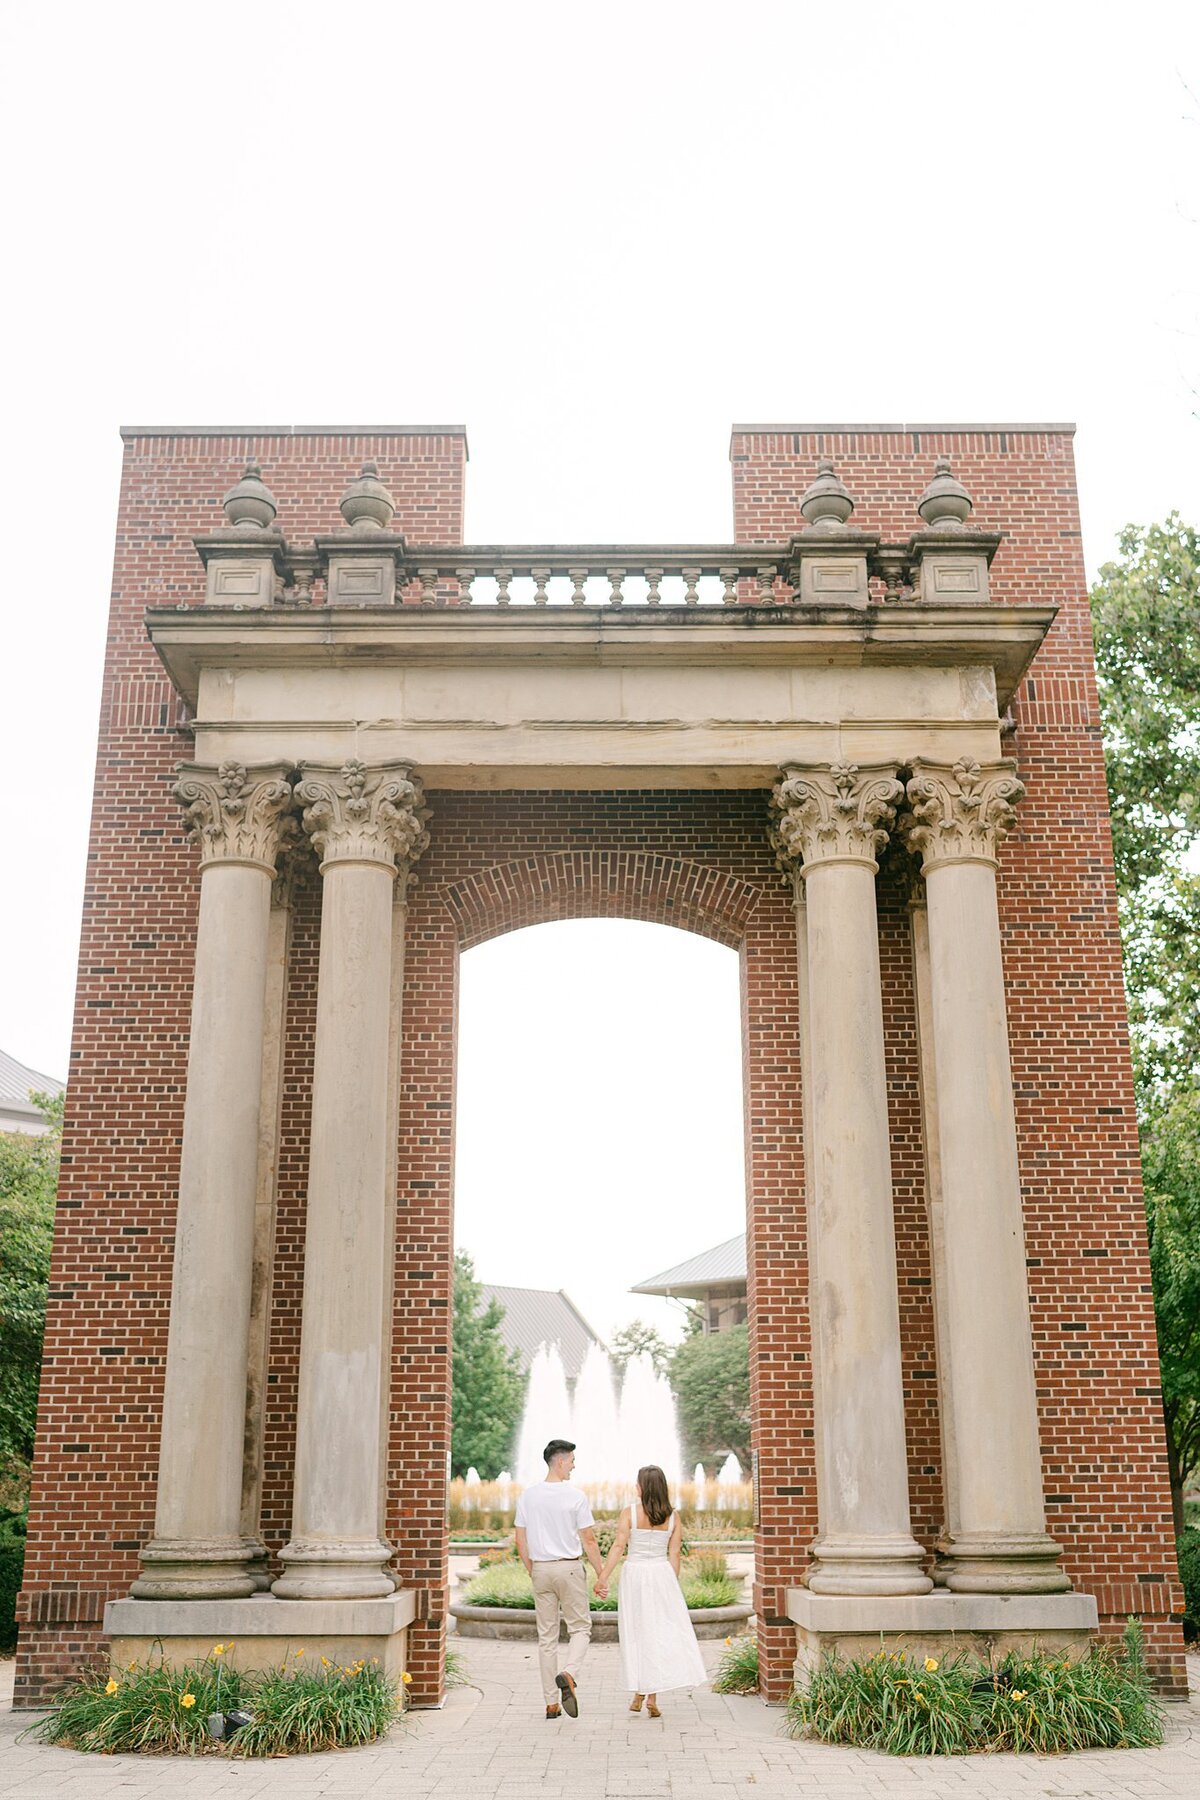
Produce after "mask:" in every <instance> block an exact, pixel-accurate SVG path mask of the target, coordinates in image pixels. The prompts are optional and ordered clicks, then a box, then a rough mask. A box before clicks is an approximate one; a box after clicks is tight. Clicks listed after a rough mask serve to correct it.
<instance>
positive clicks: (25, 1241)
mask: <svg viewBox="0 0 1200 1800" xmlns="http://www.w3.org/2000/svg"><path fill="white" fill-rule="evenodd" d="M34 1098H35V1099H36V1101H37V1103H38V1105H39V1106H40V1107H41V1109H42V1111H43V1113H44V1114H45V1115H46V1119H47V1121H48V1123H49V1125H50V1130H49V1131H47V1132H46V1133H45V1134H44V1135H43V1136H41V1137H31V1136H29V1135H28V1134H27V1133H24V1132H11V1133H10V1132H0V1506H2V1507H7V1508H8V1509H9V1510H12V1511H19V1510H21V1508H22V1506H23V1504H24V1501H25V1498H26V1496H27V1493H28V1481H29V1465H30V1463H31V1462H32V1460H33V1439H34V1432H35V1431H36V1428H37V1400H38V1377H39V1375H40V1373H41V1366H42V1334H43V1331H44V1329H45V1324H46V1290H47V1287H48V1285H49V1280H50V1246H51V1242H52V1240H53V1237H54V1199H55V1193H56V1190H57V1187H58V1154H59V1143H60V1140H61V1136H62V1112H63V1102H62V1097H61V1096H57V1097H53V1098H52V1097H51V1096H49V1095H47V1094H38V1095H35V1096H34Z"/></svg>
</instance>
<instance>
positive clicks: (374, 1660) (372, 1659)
mask: <svg viewBox="0 0 1200 1800" xmlns="http://www.w3.org/2000/svg"><path fill="white" fill-rule="evenodd" d="M371 1661H372V1662H373V1663H377V1662H378V1661H379V1658H378V1657H377V1656H373V1657H372V1658H371Z"/></svg>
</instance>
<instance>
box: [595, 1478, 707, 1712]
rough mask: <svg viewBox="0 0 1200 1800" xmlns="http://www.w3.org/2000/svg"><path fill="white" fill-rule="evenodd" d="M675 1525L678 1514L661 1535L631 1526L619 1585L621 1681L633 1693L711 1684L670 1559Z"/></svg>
mask: <svg viewBox="0 0 1200 1800" xmlns="http://www.w3.org/2000/svg"><path fill="white" fill-rule="evenodd" d="M636 1518H637V1514H636V1512H635V1513H634V1519H635V1520H636ZM673 1526H674V1514H672V1516H671V1519H670V1520H669V1521H668V1523H667V1524H666V1526H665V1527H663V1528H661V1529H660V1530H658V1531H648V1530H646V1529H645V1527H639V1526H638V1525H637V1524H636V1523H635V1524H634V1525H633V1526H632V1528H631V1530H630V1533H629V1548H628V1550H627V1551H626V1553H625V1566H624V1568H623V1569H622V1570H621V1579H620V1581H619V1582H618V1584H617V1631H618V1634H619V1636H620V1639H621V1681H622V1684H623V1685H624V1686H625V1687H627V1688H632V1690H633V1692H634V1693H635V1694H665V1693H667V1692H669V1691H670V1689H671V1688H686V1687H701V1686H703V1684H704V1683H705V1682H706V1681H707V1680H708V1675H707V1673H706V1671H705V1668H704V1661H703V1658H702V1657H701V1655H700V1646H699V1644H698V1643H697V1642H696V1633H695V1632H694V1631H693V1629H692V1621H691V1620H690V1619H689V1618H688V1610H687V1605H686V1603H685V1601H684V1598H683V1589H682V1588H681V1587H680V1585H679V1578H678V1576H677V1575H676V1573H675V1571H674V1569H673V1568H672V1567H671V1565H670V1563H669V1562H668V1560H667V1546H668V1544H669V1543H670V1541H671V1531H672V1529H673Z"/></svg>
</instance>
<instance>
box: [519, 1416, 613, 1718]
mask: <svg viewBox="0 0 1200 1800" xmlns="http://www.w3.org/2000/svg"><path fill="white" fill-rule="evenodd" d="M542 1455H543V1456H544V1457H545V1459H546V1479H545V1481H539V1482H537V1483H536V1484H535V1485H534V1486H533V1487H527V1488H526V1489H525V1490H524V1492H523V1493H522V1495H521V1497H520V1499H519V1500H518V1501H517V1555H518V1556H519V1557H520V1559H521V1561H522V1562H523V1563H524V1564H525V1567H526V1569H527V1570H528V1572H529V1578H530V1580H531V1581H532V1582H533V1605H534V1611H535V1613H536V1615H537V1634H538V1668H539V1669H540V1671H541V1677H542V1693H543V1695H544V1697H545V1701H546V1717H547V1718H548V1719H557V1718H558V1717H559V1714H560V1711H562V1712H566V1713H567V1714H568V1716H569V1717H570V1718H572V1719H575V1718H578V1716H579V1700H578V1696H577V1693H576V1683H577V1681H578V1678H579V1669H580V1665H581V1664H582V1662H583V1659H584V1656H585V1655H586V1653H587V1647H588V1644H589V1642H590V1641H591V1636H592V1615H591V1612H590V1610H589V1608H588V1594H587V1579H586V1577H585V1575H584V1573H583V1564H582V1562H581V1561H580V1556H581V1554H586V1556H587V1559H588V1561H589V1562H590V1563H591V1565H592V1567H593V1569H595V1571H596V1574H597V1575H599V1574H600V1571H601V1569H602V1568H603V1566H604V1565H603V1562H602V1560H601V1556H600V1546H599V1545H598V1544H597V1542H596V1532H595V1523H596V1522H595V1520H594V1519H593V1518H592V1509H591V1507H590V1506H589V1505H588V1502H587V1495H586V1494H585V1493H583V1492H582V1491H581V1490H580V1489H579V1488H577V1487H572V1486H571V1471H572V1470H573V1469H574V1467H575V1446H574V1444H568V1443H567V1441H566V1439H565V1438H551V1440H550V1442H549V1443H548V1444H547V1445H546V1448H545V1449H544V1450H543V1452H542ZM560 1611H561V1613H562V1616H563V1618H564V1619H565V1620H566V1621H567V1638H568V1643H567V1655H566V1660H565V1662H564V1663H563V1666H562V1670H561V1671H560V1670H559V1668H558V1619H559V1613H560ZM560 1701H561V1706H560Z"/></svg>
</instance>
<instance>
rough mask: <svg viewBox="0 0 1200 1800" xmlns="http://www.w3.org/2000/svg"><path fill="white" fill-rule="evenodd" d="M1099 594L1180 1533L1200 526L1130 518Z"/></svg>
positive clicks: (1195, 949)
mask: <svg viewBox="0 0 1200 1800" xmlns="http://www.w3.org/2000/svg"><path fill="white" fill-rule="evenodd" d="M1091 599H1092V623H1093V628H1094V632H1095V639H1096V666H1097V672H1098V675H1099V681H1100V705H1101V717H1102V721H1103V729H1104V749H1105V763H1106V769H1107V777H1108V792H1109V804H1110V808H1111V812H1112V829H1113V860H1114V864H1115V868H1116V877H1117V899H1118V906H1119V911H1120V919H1121V939H1122V947H1123V953H1124V961H1125V986H1126V992H1127V995H1128V1000H1129V1019H1130V1028H1131V1034H1132V1042H1133V1056H1134V1077H1135V1081H1136V1087H1137V1103H1138V1122H1139V1128H1140V1131H1141V1138H1142V1167H1143V1175H1144V1179H1145V1189H1146V1223H1147V1232H1148V1237H1149V1243H1150V1264H1151V1270H1152V1275H1153V1281H1154V1306H1155V1317H1156V1323H1157V1327H1158V1344H1159V1359H1160V1362H1161V1366H1162V1390H1163V1413H1164V1417H1165V1420H1166V1426H1167V1437H1168V1456H1169V1461H1170V1469H1171V1490H1172V1500H1173V1504H1174V1508H1175V1521H1176V1527H1177V1529H1178V1528H1181V1527H1182V1524H1183V1488H1184V1485H1185V1484H1186V1482H1187V1480H1188V1477H1189V1475H1190V1474H1192V1473H1194V1472H1195V1470H1196V1469H1197V1467H1200V1143H1198V1133H1200V537H1198V534H1197V532H1196V531H1195V530H1194V529H1193V528H1192V527H1191V526H1187V525H1185V524H1183V522H1182V521H1181V520H1180V518H1179V516H1178V514H1175V513H1172V514H1171V515H1170V517H1169V518H1168V519H1167V520H1166V521H1165V523H1164V524H1162V525H1151V526H1149V527H1147V528H1145V529H1142V528H1139V527H1136V526H1128V527H1127V528H1126V530H1125V531H1124V532H1122V534H1121V539H1120V556H1119V559H1118V560H1117V561H1116V562H1112V563H1106V564H1105V565H1104V567H1103V568H1102V569H1101V571H1100V575H1099V579H1098V580H1097V582H1096V584H1095V586H1094V587H1093V589H1092V596H1091Z"/></svg>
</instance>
